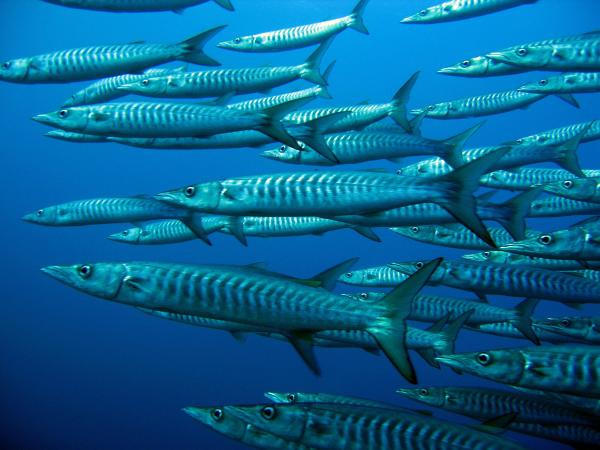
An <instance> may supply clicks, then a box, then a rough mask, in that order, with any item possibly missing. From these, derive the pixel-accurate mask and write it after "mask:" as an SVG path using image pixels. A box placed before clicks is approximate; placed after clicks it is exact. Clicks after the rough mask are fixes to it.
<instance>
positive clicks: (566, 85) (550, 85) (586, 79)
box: [519, 72, 600, 94]
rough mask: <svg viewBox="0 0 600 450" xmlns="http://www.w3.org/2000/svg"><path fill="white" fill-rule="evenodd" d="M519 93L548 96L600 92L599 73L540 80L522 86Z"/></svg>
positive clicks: (583, 73)
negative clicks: (545, 94)
mask: <svg viewBox="0 0 600 450" xmlns="http://www.w3.org/2000/svg"><path fill="white" fill-rule="evenodd" d="M519 91H523V92H534V93H548V94H559V93H560V94H578V93H587V92H600V73H598V72H575V73H563V74H562V75H557V76H553V77H548V78H542V79H541V80H539V81H537V82H534V83H527V84H524V85H523V86H521V87H520V88H519Z"/></svg>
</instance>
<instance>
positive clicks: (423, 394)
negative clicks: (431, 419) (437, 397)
mask: <svg viewBox="0 0 600 450" xmlns="http://www.w3.org/2000/svg"><path fill="white" fill-rule="evenodd" d="M419 395H420V396H422V397H426V396H428V395H429V391H428V390H427V389H425V388H423V389H419Z"/></svg>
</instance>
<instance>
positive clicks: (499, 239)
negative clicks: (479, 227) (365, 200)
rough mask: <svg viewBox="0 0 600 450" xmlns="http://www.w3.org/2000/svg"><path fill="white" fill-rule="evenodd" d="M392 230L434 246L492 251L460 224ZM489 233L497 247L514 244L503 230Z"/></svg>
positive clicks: (529, 232)
mask: <svg viewBox="0 0 600 450" xmlns="http://www.w3.org/2000/svg"><path fill="white" fill-rule="evenodd" d="M391 230H392V231H393V232H395V233H398V234H401V235H402V236H406V237H408V238H411V239H414V240H416V241H419V242H425V243H428V244H433V245H442V246H445V247H453V248H461V249H465V250H487V249H491V247H490V246H489V245H487V244H486V243H485V242H483V241H482V240H481V239H479V238H478V237H477V235H475V234H473V233H472V232H471V231H470V230H469V229H468V228H466V227H464V226H462V225H458V224H457V225H453V226H449V225H446V226H444V225H422V226H416V225H415V226H412V227H394V228H391ZM488 231H489V232H490V235H491V236H492V239H493V240H494V242H495V243H496V244H497V245H502V244H505V243H509V242H513V238H512V237H511V235H510V234H509V233H508V231H506V230H504V229H503V228H489V229H488ZM526 234H527V236H529V237H534V236H535V237H537V236H539V235H540V232H538V231H535V230H527V231H526Z"/></svg>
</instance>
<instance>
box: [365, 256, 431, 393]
mask: <svg viewBox="0 0 600 450" xmlns="http://www.w3.org/2000/svg"><path fill="white" fill-rule="evenodd" d="M441 262H442V258H438V259H435V260H433V261H430V262H428V263H427V264H425V265H424V266H423V267H422V268H421V269H420V270H419V271H417V272H415V273H414V274H412V275H411V276H410V277H409V278H408V279H407V280H406V281H404V282H403V283H401V284H400V285H398V286H397V287H396V288H394V289H393V290H392V291H391V292H389V293H388V294H387V295H386V296H385V297H383V299H381V301H380V302H377V306H378V307H381V306H383V307H384V308H385V312H384V313H383V315H382V316H381V317H379V318H378V320H377V322H376V323H375V324H373V326H372V327H369V328H368V329H367V331H368V332H369V333H370V334H371V335H372V336H373V337H374V338H375V340H376V341H377V344H378V345H379V347H380V348H381V350H382V351H383V352H384V353H385V355H386V356H387V357H388V359H389V360H390V361H391V362H392V364H393V365H394V367H396V369H397V370H398V371H399V372H400V373H401V374H402V376H403V377H404V378H406V380H408V381H409V382H410V383H413V384H416V383H417V374H416V372H415V369H414V367H413V365H412V363H411V361H410V357H409V354H408V349H407V347H406V319H407V318H408V316H409V314H410V311H411V305H412V301H413V299H414V297H415V296H416V295H417V294H418V293H419V291H420V290H421V289H422V288H423V287H424V286H425V285H426V284H427V282H428V281H429V279H430V278H431V275H433V273H434V272H435V270H436V269H437V268H438V266H439V265H440V264H441Z"/></svg>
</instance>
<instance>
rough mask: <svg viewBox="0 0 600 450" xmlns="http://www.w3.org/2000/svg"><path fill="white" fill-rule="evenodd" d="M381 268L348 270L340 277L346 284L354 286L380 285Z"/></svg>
mask: <svg viewBox="0 0 600 450" xmlns="http://www.w3.org/2000/svg"><path fill="white" fill-rule="evenodd" d="M379 272H380V268H378V267H373V268H368V269H359V270H354V271H352V272H346V273H345V274H343V275H340V277H339V278H338V280H339V281H341V282H342V283H344V284H350V285H353V286H378V285H379V284H380V276H379Z"/></svg>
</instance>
